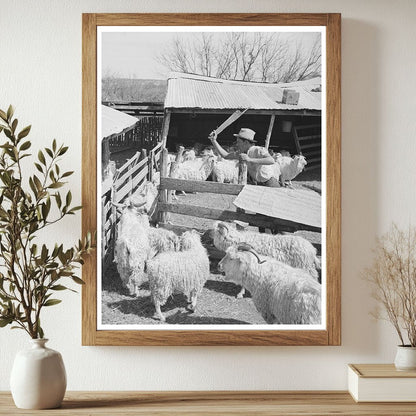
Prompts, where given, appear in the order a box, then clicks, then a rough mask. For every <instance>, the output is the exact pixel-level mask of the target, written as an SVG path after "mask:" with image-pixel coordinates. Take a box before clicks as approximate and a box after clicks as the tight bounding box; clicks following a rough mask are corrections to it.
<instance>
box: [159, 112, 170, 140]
mask: <svg viewBox="0 0 416 416" xmlns="http://www.w3.org/2000/svg"><path fill="white" fill-rule="evenodd" d="M170 114H171V113H170V111H169V110H165V117H164V118H163V126H162V140H161V141H162V147H166V142H167V140H168V133H169V124H170Z"/></svg>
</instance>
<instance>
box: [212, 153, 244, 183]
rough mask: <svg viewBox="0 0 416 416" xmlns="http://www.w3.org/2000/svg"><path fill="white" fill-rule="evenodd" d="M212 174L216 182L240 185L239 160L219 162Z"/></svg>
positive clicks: (216, 163)
mask: <svg viewBox="0 0 416 416" xmlns="http://www.w3.org/2000/svg"><path fill="white" fill-rule="evenodd" d="M212 173H213V177H214V180H215V181H216V182H220V183H238V160H225V159H222V160H218V161H216V162H215V164H214V168H213V170H212Z"/></svg>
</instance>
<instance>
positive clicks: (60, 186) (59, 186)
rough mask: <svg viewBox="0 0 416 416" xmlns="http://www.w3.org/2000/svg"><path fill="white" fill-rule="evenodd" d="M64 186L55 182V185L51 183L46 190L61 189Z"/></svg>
mask: <svg viewBox="0 0 416 416" xmlns="http://www.w3.org/2000/svg"><path fill="white" fill-rule="evenodd" d="M64 185H65V183H64V182H55V183H51V184H50V185H49V186H48V188H51V189H56V188H62V187H63V186H64Z"/></svg>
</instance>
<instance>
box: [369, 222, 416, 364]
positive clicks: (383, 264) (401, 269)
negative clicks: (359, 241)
mask: <svg viewBox="0 0 416 416" xmlns="http://www.w3.org/2000/svg"><path fill="white" fill-rule="evenodd" d="M374 255H375V256H374V261H373V264H372V266H371V267H368V268H366V269H365V271H364V273H363V276H364V278H365V279H366V280H368V281H369V282H370V283H371V285H372V287H373V289H374V290H373V297H374V299H376V300H377V302H378V303H379V306H381V308H379V309H378V310H377V311H375V312H374V316H375V317H376V318H378V319H385V320H387V321H389V322H390V323H391V324H392V325H393V327H394V329H395V331H396V333H397V336H398V338H399V340H400V345H398V349H397V354H396V359H395V365H396V368H397V369H398V370H416V227H412V226H409V227H408V229H406V230H402V229H400V228H399V227H398V226H397V225H396V224H393V225H392V226H391V228H390V230H389V231H388V232H387V233H386V234H384V235H383V236H382V237H380V238H379V239H378V240H377V243H376V247H375V249H374Z"/></svg>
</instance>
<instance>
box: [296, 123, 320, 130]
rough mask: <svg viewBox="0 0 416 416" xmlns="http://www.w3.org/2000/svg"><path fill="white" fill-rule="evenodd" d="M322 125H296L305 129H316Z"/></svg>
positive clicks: (299, 128)
mask: <svg viewBox="0 0 416 416" xmlns="http://www.w3.org/2000/svg"><path fill="white" fill-rule="evenodd" d="M320 127H321V125H320V124H308V125H305V126H302V125H301V126H296V129H297V130H305V129H316V128H320Z"/></svg>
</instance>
